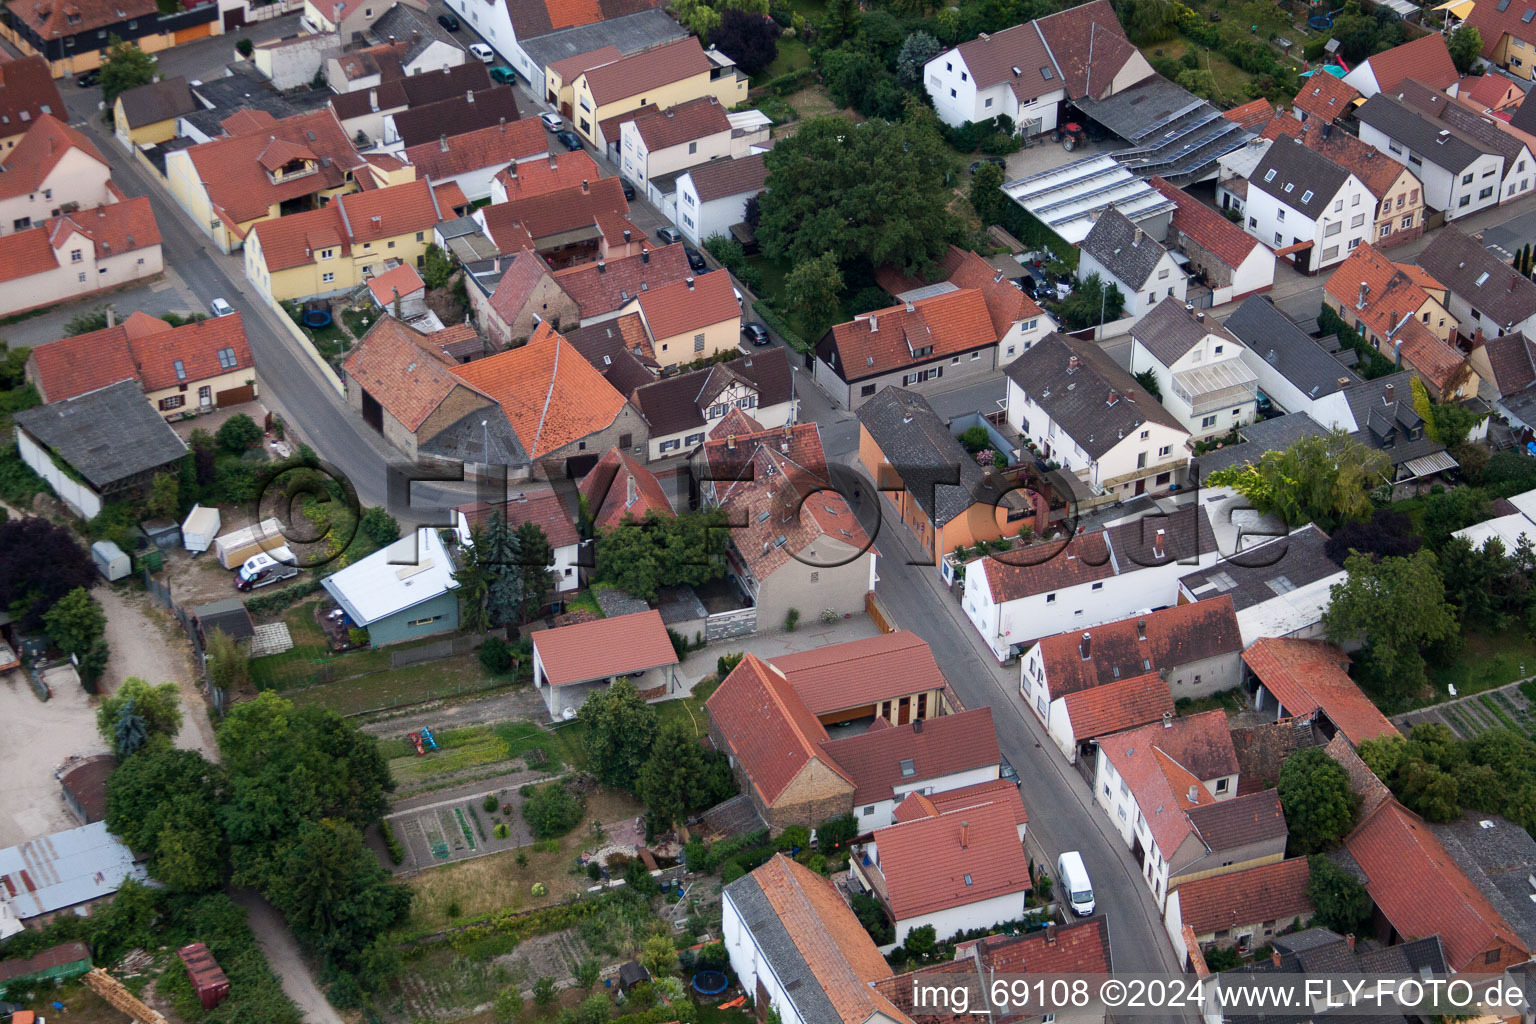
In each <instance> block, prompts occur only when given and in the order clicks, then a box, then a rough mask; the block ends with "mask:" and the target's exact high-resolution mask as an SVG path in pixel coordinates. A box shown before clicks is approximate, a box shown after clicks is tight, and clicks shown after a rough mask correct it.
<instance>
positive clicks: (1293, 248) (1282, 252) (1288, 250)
mask: <svg viewBox="0 0 1536 1024" xmlns="http://www.w3.org/2000/svg"><path fill="white" fill-rule="evenodd" d="M1310 248H1312V243H1311V242H1297V243H1296V244H1295V245H1288V246H1286V247H1285V248H1284V249H1276V250H1275V255H1276V256H1289V255H1291V254H1292V253H1297V252H1301V251H1302V250H1303V249H1310Z"/></svg>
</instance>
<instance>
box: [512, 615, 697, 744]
mask: <svg viewBox="0 0 1536 1024" xmlns="http://www.w3.org/2000/svg"><path fill="white" fill-rule="evenodd" d="M532 640H533V686H534V689H535V690H536V691H537V692H538V694H539V696H540V697H541V698H543V700H544V705H545V707H547V708H549V714H550V717H551V718H553V719H554V720H555V721H561V720H567V721H568V720H570V719H572V718H575V717H576V712H577V710H578V709H579V708H580V707H581V706H582V704H584V703H585V702H586V699H587V697H588V696H589V695H590V694H592V693H595V692H597V691H598V690H603V689H606V688H607V687H608V686H610V685H612V683H613V681H614V680H616V679H620V678H624V677H628V678H629V679H630V681H631V683H632V685H633V686H634V687H635V689H637V690H639V691H640V694H641V696H642V697H644V698H645V699H646V700H660V699H661V698H664V697H667V696H670V695H672V694H674V693H675V692H676V691H677V676H676V673H675V671H674V668H673V667H674V666H675V665H676V664H677V651H676V650H675V649H674V648H673V647H672V641H671V640H670V639H669V638H668V637H667V627H666V626H665V625H664V624H663V623H662V621H661V613H660V612H658V611H656V610H655V609H654V608H653V609H648V610H646V611H643V612H633V613H631V614H629V615H619V616H615V617H613V618H606V619H593V620H591V621H589V622H578V623H576V624H574V625H570V626H556V627H554V628H553V629H540V630H536V631H534V633H533V636H532Z"/></svg>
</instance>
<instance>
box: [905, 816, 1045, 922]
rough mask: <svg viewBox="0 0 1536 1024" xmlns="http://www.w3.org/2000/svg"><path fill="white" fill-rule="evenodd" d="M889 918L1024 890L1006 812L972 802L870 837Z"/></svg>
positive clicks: (1019, 854) (1022, 860) (1025, 872)
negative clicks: (873, 845) (883, 883)
mask: <svg viewBox="0 0 1536 1024" xmlns="http://www.w3.org/2000/svg"><path fill="white" fill-rule="evenodd" d="M874 842H875V848H876V851H877V855H878V857H879V861H880V867H879V870H880V873H881V874H882V875H883V876H884V878H885V887H886V898H887V900H888V901H889V904H890V908H891V915H892V916H893V917H895V918H896V920H897V921H904V920H907V919H910V918H914V917H920V916H922V915H925V914H936V913H939V912H940V911H944V910H949V909H952V908H954V907H964V906H968V905H970V904H972V903H979V902H981V901H983V900H990V899H996V898H997V897H999V896H1007V895H1010V894H1013V893H1025V892H1028V891H1029V890H1030V881H1031V880H1030V871H1029V858H1028V857H1026V856H1025V855H1024V844H1023V843H1021V842H1019V833H1018V825H1017V823H1016V821H1015V820H1014V815H1013V812H1012V810H1011V809H1010V808H1009V807H1008V806H1007V805H1006V804H1003V803H1001V802H997V803H992V802H985V803H977V804H974V805H972V806H969V807H961V808H955V809H954V810H951V811H948V812H945V813H941V814H938V815H935V816H932V817H922V818H914V819H912V820H910V821H905V822H899V823H897V824H895V825H890V826H888V827H886V828H882V829H880V830H878V831H877V832H875V834H874Z"/></svg>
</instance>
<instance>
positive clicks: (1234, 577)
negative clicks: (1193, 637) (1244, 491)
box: [1101, 414, 1343, 628]
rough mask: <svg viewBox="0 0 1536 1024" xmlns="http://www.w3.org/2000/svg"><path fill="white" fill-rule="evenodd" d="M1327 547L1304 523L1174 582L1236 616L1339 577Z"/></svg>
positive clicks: (1323, 535)
mask: <svg viewBox="0 0 1536 1024" xmlns="http://www.w3.org/2000/svg"><path fill="white" fill-rule="evenodd" d="M1301 415H1305V414H1301ZM1327 544H1328V535H1327V534H1326V533H1324V532H1323V531H1322V530H1319V529H1318V528H1317V527H1316V526H1315V525H1314V524H1312V523H1308V524H1307V525H1306V526H1303V527H1302V528H1301V529H1299V530H1297V531H1296V532H1295V533H1292V534H1291V535H1290V536H1288V537H1277V538H1275V539H1274V540H1272V541H1269V542H1268V543H1267V544H1262V545H1257V546H1255V547H1252V548H1247V549H1245V554H1246V555H1247V557H1244V558H1240V559H1233V560H1227V561H1222V562H1219V563H1217V564H1216V565H1213V566H1211V568H1209V569H1201V570H1198V571H1196V572H1192V573H1190V574H1189V575H1188V576H1184V577H1181V578H1180V580H1179V583H1180V585H1181V586H1182V587H1184V588H1185V589H1187V590H1189V592H1190V593H1192V594H1193V595H1194V598H1195V601H1196V602H1197V603H1199V604H1204V603H1206V602H1207V601H1211V600H1216V599H1224V600H1228V601H1231V602H1232V605H1233V607H1235V608H1236V609H1237V610H1238V611H1242V610H1243V609H1245V608H1251V607H1253V606H1254V605H1257V604H1262V603H1264V602H1266V601H1273V600H1276V599H1277V598H1278V599H1281V600H1284V599H1285V598H1286V595H1287V594H1289V593H1291V592H1292V591H1294V590H1299V589H1301V588H1302V587H1305V586H1307V585H1308V584H1311V583H1316V582H1317V581H1319V580H1324V579H1328V578H1329V577H1331V576H1336V575H1338V574H1339V573H1341V572H1343V570H1342V569H1341V568H1339V566H1338V565H1337V564H1335V563H1334V562H1333V561H1332V560H1330V559H1329V558H1328V555H1327V553H1326V550H1325V549H1326V546H1327ZM1162 614H1164V613H1163V612H1154V613H1153V615H1162ZM1101 628H1102V627H1101Z"/></svg>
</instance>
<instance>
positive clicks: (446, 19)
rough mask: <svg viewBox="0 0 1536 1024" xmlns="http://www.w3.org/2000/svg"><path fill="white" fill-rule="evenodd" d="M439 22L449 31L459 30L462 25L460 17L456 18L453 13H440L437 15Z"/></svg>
mask: <svg viewBox="0 0 1536 1024" xmlns="http://www.w3.org/2000/svg"><path fill="white" fill-rule="evenodd" d="M437 23H438V24H439V25H441V26H443V28H445V29H447V30H448V31H449V32H457V31H458V30H459V28H460V27H461V26H460V25H459V19H458V18H455V17H454V16H453V15H451V14H439V15H438V16H437Z"/></svg>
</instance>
